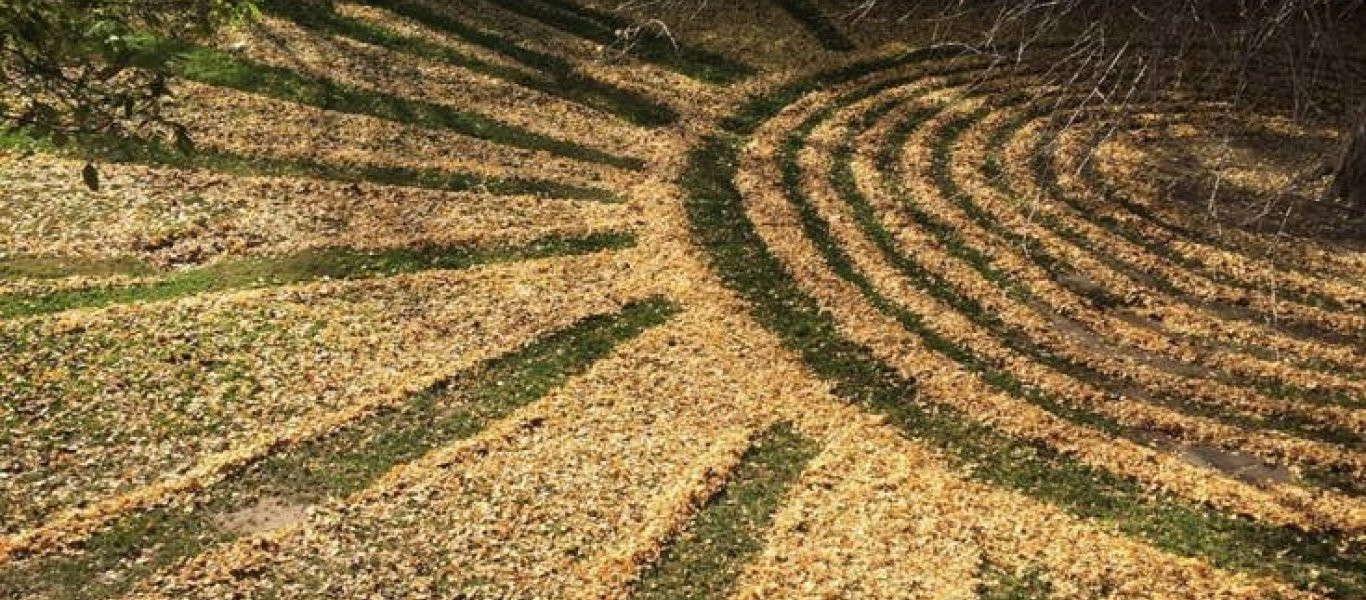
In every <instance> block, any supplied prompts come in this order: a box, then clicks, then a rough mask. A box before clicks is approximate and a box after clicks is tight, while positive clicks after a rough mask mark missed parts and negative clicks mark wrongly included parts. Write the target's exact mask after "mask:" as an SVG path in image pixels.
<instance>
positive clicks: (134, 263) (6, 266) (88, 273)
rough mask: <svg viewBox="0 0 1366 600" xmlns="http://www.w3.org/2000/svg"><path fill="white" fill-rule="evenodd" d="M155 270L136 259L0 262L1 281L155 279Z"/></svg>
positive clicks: (31, 258)
mask: <svg viewBox="0 0 1366 600" xmlns="http://www.w3.org/2000/svg"><path fill="white" fill-rule="evenodd" d="M156 272H157V269H156V267H154V266H152V265H149V264H147V263H145V262H142V261H140V260H138V259H136V258H109V259H97V258H76V257H73V258H49V257H42V256H15V257H9V258H0V280H5V279H61V278H63V277H73V276H85V277H109V276H113V275H129V276H134V277H136V276H140V275H155V274H156Z"/></svg>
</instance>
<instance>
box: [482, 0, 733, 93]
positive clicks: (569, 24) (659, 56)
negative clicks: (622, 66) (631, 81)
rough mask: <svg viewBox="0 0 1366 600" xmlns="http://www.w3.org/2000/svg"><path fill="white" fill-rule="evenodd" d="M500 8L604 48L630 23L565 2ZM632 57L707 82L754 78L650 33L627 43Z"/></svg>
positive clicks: (510, 3)
mask: <svg viewBox="0 0 1366 600" xmlns="http://www.w3.org/2000/svg"><path fill="white" fill-rule="evenodd" d="M493 2H494V3H495V4H497V5H499V6H502V7H504V8H506V9H508V10H510V11H513V12H515V13H517V14H520V15H522V16H525V17H529V18H531V19H535V20H537V21H540V22H542V23H544V24H546V25H549V26H551V27H554V28H556V29H559V30H561V31H566V32H568V33H572V34H574V35H577V36H579V37H582V38H584V39H587V40H591V41H594V42H597V43H599V44H602V45H604V46H608V47H612V46H618V45H620V44H622V40H621V39H619V38H618V37H617V32H618V31H621V30H625V29H630V28H631V27H633V26H634V24H633V23H631V22H629V21H627V20H626V19H623V18H621V17H619V16H617V15H614V14H611V13H608V12H604V11H600V10H593V9H590V8H586V7H582V6H578V5H576V4H574V3H572V2H568V1H566V0H493ZM629 46H630V53H631V55H632V56H635V57H636V58H639V59H641V60H644V61H646V62H650V63H654V64H657V65H659V66H661V67H664V68H666V69H669V70H671V71H675V72H677V73H681V74H683V75H686V76H688V77H691V78H693V79H697V80H699V81H703V82H706V83H711V84H717V85H727V84H731V83H735V82H738V81H740V80H743V79H745V78H747V77H750V76H752V75H754V74H755V73H756V72H757V71H755V69H754V68H753V67H750V66H748V65H745V64H742V63H740V62H737V61H734V60H731V59H729V58H726V57H725V56H722V55H720V54H717V53H715V52H711V51H708V50H701V49H698V48H692V47H688V46H680V45H676V44H675V42H674V41H673V40H671V39H669V38H667V37H665V36H662V35H659V34H657V33H655V32H653V31H642V32H641V34H640V36H639V37H637V38H635V39H632V40H630V42H629Z"/></svg>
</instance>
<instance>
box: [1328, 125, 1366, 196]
mask: <svg viewBox="0 0 1366 600" xmlns="http://www.w3.org/2000/svg"><path fill="white" fill-rule="evenodd" d="M1329 192H1330V195H1331V198H1332V199H1333V200H1339V201H1342V202H1343V203H1345V204H1346V205H1347V206H1350V207H1352V208H1360V209H1366V119H1363V120H1362V121H1361V122H1360V123H1358V124H1357V126H1356V129H1355V130H1353V131H1352V132H1351V133H1350V134H1349V137H1348V140H1347V146H1346V149H1345V150H1344V151H1343V153H1342V160H1341V161H1339V162H1338V165H1337V172H1336V174H1335V175H1334V177H1333V187H1332V188H1331V189H1330V190H1329Z"/></svg>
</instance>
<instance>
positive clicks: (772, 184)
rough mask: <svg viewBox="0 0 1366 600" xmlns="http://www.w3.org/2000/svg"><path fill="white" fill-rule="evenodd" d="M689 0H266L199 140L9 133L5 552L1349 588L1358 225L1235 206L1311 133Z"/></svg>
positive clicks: (141, 578) (1356, 545)
mask: <svg viewBox="0 0 1366 600" xmlns="http://www.w3.org/2000/svg"><path fill="white" fill-rule="evenodd" d="M712 4H713V5H711V6H709V7H708V8H706V9H705V10H703V11H701V12H699V13H698V14H697V15H696V16H695V17H694V18H692V19H690V20H687V21H684V22H681V23H678V24H676V26H675V27H674V28H673V29H671V31H670V34H671V35H672V37H664V36H661V35H658V34H657V33H655V32H654V30H647V31H646V32H645V33H644V34H643V36H642V37H639V38H636V39H634V40H633V44H631V45H630V47H629V48H623V47H621V46H620V45H619V44H617V43H616V42H617V33H618V32H619V31H621V30H622V29H624V28H626V27H628V26H629V25H630V24H631V23H633V22H634V21H633V19H635V18H636V17H638V16H639V15H638V14H634V13H630V12H617V9H616V7H615V3H606V2H598V3H588V2H586V1H581V0H572V1H571V0H472V1H462V2H448V1H442V0H364V1H355V2H343V3H341V4H340V6H339V7H338V10H337V12H336V13H334V14H330V15H324V14H317V13H308V12H301V11H299V10H297V6H294V5H292V4H291V3H288V2H283V1H281V2H273V3H267V5H266V9H267V10H266V11H265V13H264V15H263V17H262V19H261V20H260V21H259V22H256V23H254V24H251V25H250V26H245V27H243V28H241V29H238V30H233V31H231V32H228V33H226V34H224V35H223V36H222V37H221V39H216V40H213V41H212V42H211V43H207V44H205V45H203V46H200V47H184V48H178V49H176V50H177V51H179V52H181V53H182V54H183V57H184V59H183V60H182V61H181V62H180V63H179V64H180V65H181V66H180V69H181V75H182V77H181V78H180V80H179V81H178V83H177V88H176V91H177V95H176V103H175V105H174V106H173V107H172V109H171V110H172V113H173V114H174V115H177V116H179V118H180V119H181V120H182V121H183V122H184V123H185V124H186V125H187V126H188V128H189V130H190V133H191V134H192V136H193V139H194V142H195V146H196V152H195V153H193V154H185V153H183V152H180V151H178V150H176V149H174V148H171V147H169V146H162V145H158V144H153V143H147V144H131V143H120V144H109V145H106V146H102V147H98V148H93V147H92V148H88V149H85V150H82V151H80V152H74V151H69V152H56V151H53V150H51V149H48V148H44V147H43V146H42V145H41V144H39V143H37V142H34V141H32V140H28V139H25V138H23V137H22V136H21V135H8V134H7V137H5V138H3V140H2V141H3V142H4V143H3V146H0V148H3V149H0V597H3V598H11V597H12V598H16V599H18V598H24V599H28V598H49V599H65V598H177V599H178V598H315V597H332V598H376V597H384V598H559V597H579V598H609V597H610V598H617V597H633V596H639V597H642V598H715V597H738V598H776V597H801V598H1256V599H1261V598H1341V599H1351V598H1362V597H1366V558H1364V557H1366V435H1363V434H1366V375H1363V373H1366V252H1364V251H1363V250H1362V249H1360V248H1356V247H1353V246H1351V245H1350V244H1349V243H1346V242H1344V241H1343V240H1341V239H1338V238H1336V237H1334V236H1333V235H1329V234H1328V233H1326V232H1325V231H1324V230H1323V227H1322V224H1323V222H1324V221H1323V220H1321V219H1320V220H1314V219H1308V220H1306V221H1304V222H1303V223H1300V222H1293V223H1292V222H1291V221H1290V220H1289V219H1288V218H1287V219H1282V220H1280V221H1279V223H1280V225H1279V226H1278V227H1276V228H1272V229H1268V228H1266V227H1262V226H1260V225H1257V226H1236V225H1231V224H1236V223H1244V224H1245V223H1249V222H1253V221H1256V222H1257V223H1261V222H1262V221H1258V220H1257V219H1248V218H1247V217H1248V216H1249V215H1251V216H1256V215H1257V211H1258V210H1259V205H1258V204H1257V199H1259V198H1265V197H1267V195H1268V194H1275V193H1277V190H1284V189H1285V188H1286V187H1287V184H1288V183H1289V182H1292V181H1293V180H1294V178H1295V176H1296V173H1298V172H1300V171H1302V170H1303V169H1304V165H1303V164H1299V163H1300V161H1302V158H1303V156H1305V155H1307V154H1310V153H1312V152H1314V151H1321V150H1322V149H1323V148H1328V147H1331V146H1332V144H1333V143H1335V140H1336V135H1337V134H1336V132H1334V131H1333V130H1331V129H1325V128H1315V127H1312V126H1310V125H1306V124H1304V123H1298V122H1295V121H1292V120H1290V119H1287V118H1286V117H1285V115H1283V114H1280V113H1278V112H1277V111H1276V110H1274V109H1273V108H1266V109H1264V110H1259V112H1253V111H1251V110H1234V109H1232V108H1230V107H1229V106H1228V105H1226V104H1222V103H1220V102H1219V101H1218V98H1217V97H1216V96H1217V94H1215V93H1213V92H1212V91H1209V90H1206V91H1204V92H1202V91H1200V90H1171V91H1170V94H1169V97H1164V98H1157V99H1154V100H1153V101H1152V102H1150V103H1147V104H1144V105H1142V106H1139V107H1137V108H1136V109H1135V112H1134V115H1133V118H1132V119H1130V120H1129V121H1127V122H1126V124H1125V126H1124V127H1123V128H1120V129H1118V130H1115V129H1113V128H1112V127H1111V123H1110V122H1108V121H1107V120H1106V119H1105V118H1104V115H1102V114H1100V113H1098V112H1097V113H1092V112H1087V111H1081V112H1074V111H1072V110H1070V109H1069V110H1067V111H1058V110H1057V106H1058V105H1057V104H1053V103H1049V102H1034V101H1031V100H1030V99H1029V98H1031V94H1028V93H1025V92H1027V91H1028V90H1030V89H1031V88H1033V87H1035V86H1039V85H1042V83H1041V81H1040V80H1039V78H1038V74H1039V73H1040V71H1041V70H1043V69H1046V67H1047V66H1048V65H1049V64H1050V61H1051V60H1053V59H1054V58H1056V57H1055V56H1052V55H1050V52H1053V50H1050V48H1049V47H1048V46H1041V47H1040V48H1039V49H1037V50H1036V51H1035V52H1034V53H1032V54H1029V55H1027V56H1024V57H1023V59H1022V60H1021V61H1020V63H1019V64H1018V65H1014V66H1011V67H1000V66H999V65H998V66H995V67H993V68H992V70H990V71H989V72H990V74H991V77H990V78H986V79H983V78H982V77H981V75H982V74H983V73H986V72H988V71H986V69H987V68H988V64H987V62H986V61H985V60H984V59H982V58H981V57H976V56H971V55H961V56H960V55H957V54H955V53H953V52H950V51H946V50H923V49H917V46H916V44H917V41H918V40H920V39H921V38H919V37H917V36H918V35H923V32H916V31H911V30H908V29H907V28H906V27H907V26H905V25H903V24H898V23H896V22H894V21H886V22H880V21H878V20H876V19H872V20H869V21H866V22H864V23H863V24H861V25H860V26H858V27H851V26H848V25H847V24H846V23H845V22H843V21H842V20H840V19H838V18H836V17H835V16H834V15H831V14H830V12H829V9H830V7H829V6H827V4H826V3H823V2H820V1H811V0H801V1H797V0H793V1H779V0H764V1H762V2H754V3H712ZM622 10H626V11H629V10H630V9H622ZM1287 76H1288V73H1286V72H1285V70H1284V69H1277V68H1275V65H1272V66H1270V67H1268V68H1266V69H1264V70H1263V72H1261V74H1260V75H1259V77H1261V78H1262V79H1263V80H1262V81H1260V82H1259V85H1260V86H1262V87H1264V88H1266V89H1276V87H1277V85H1278V78H1284V77H1287ZM1055 91H1056V90H1055ZM1062 93H1063V94H1064V95H1065V94H1067V93H1068V92H1067V90H1063V91H1062ZM1079 93H1084V90H1082V91H1079ZM1269 106H1274V103H1269ZM90 159H94V160H96V161H97V162H98V164H99V165H100V167H99V169H100V186H99V189H98V190H91V189H88V188H87V187H86V185H85V184H84V183H83V182H82V180H81V176H80V173H81V168H82V165H84V164H85V161H86V160H90ZM1211 182H1217V185H1219V186H1221V188H1222V189H1224V190H1225V196H1224V197H1226V198H1228V200H1226V201H1225V202H1224V203H1223V204H1219V205H1217V206H1216V205H1215V204H1213V203H1211V202H1207V201H1206V194H1207V192H1208V188H1209V187H1210V185H1211ZM1311 212H1312V211H1311Z"/></svg>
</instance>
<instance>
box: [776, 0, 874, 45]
mask: <svg viewBox="0 0 1366 600" xmlns="http://www.w3.org/2000/svg"><path fill="white" fill-rule="evenodd" d="M777 2H778V6H780V7H782V9H783V10H785V11H787V14H789V15H792V18H793V19H796V20H797V22H799V23H801V24H802V26H803V27H805V28H806V30H807V31H809V32H811V35H812V36H813V37H815V38H816V40H817V41H819V42H820V43H821V46H822V47H824V48H825V49H826V50H829V51H831V52H849V51H850V50H855V49H856V48H857V46H855V45H854V42H852V41H850V40H849V38H848V37H847V36H845V35H844V34H843V33H841V32H840V30H839V29H837V28H836V27H835V25H834V24H833V23H831V22H830V20H829V19H827V18H826V17H825V13H824V12H822V11H821V9H820V7H819V6H817V5H816V2H815V0H777Z"/></svg>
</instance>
